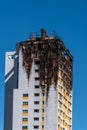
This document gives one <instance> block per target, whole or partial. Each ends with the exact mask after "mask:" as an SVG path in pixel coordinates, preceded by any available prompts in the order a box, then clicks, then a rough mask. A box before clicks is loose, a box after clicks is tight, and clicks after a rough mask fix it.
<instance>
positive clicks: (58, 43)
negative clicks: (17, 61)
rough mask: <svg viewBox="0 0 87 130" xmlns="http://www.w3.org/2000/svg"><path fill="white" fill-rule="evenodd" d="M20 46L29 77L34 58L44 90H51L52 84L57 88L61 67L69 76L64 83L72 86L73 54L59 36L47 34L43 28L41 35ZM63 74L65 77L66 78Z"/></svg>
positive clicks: (34, 36) (21, 43) (19, 44)
mask: <svg viewBox="0 0 87 130" xmlns="http://www.w3.org/2000/svg"><path fill="white" fill-rule="evenodd" d="M17 46H18V48H20V49H22V54H23V66H24V67H25V69H26V73H27V77H28V79H29V77H30V70H31V66H32V62H33V60H34V63H35V65H37V67H38V69H37V70H35V71H36V72H38V73H39V77H38V78H37V80H38V79H39V81H40V86H41V88H42V92H45V91H46V93H47V95H48V92H49V87H50V85H52V84H53V85H54V87H55V88H56V86H57V81H58V70H59V68H60V69H62V70H63V71H64V74H65V75H66V76H65V77H67V78H66V79H65V80H64V84H67V85H68V86H72V85H71V84H72V81H71V79H72V77H71V76H72V56H71V54H70V52H69V51H68V50H66V48H65V46H64V44H63V41H62V40H61V39H59V38H58V37H57V36H47V35H46V31H45V30H44V29H42V30H41V37H38V36H36V35H33V37H31V38H30V39H28V40H27V41H25V42H20V43H18V45H17ZM64 74H63V78H64Z"/></svg>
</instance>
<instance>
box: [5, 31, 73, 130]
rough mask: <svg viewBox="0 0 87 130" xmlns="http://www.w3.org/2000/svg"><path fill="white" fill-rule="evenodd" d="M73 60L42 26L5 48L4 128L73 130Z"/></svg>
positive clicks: (10, 129)
mask: <svg viewBox="0 0 87 130" xmlns="http://www.w3.org/2000/svg"><path fill="white" fill-rule="evenodd" d="M72 64H73V57H72V55H71V54H70V52H69V50H68V49H67V48H66V47H65V45H64V43H63V41H62V40H61V39H60V38H59V37H58V36H57V35H56V34H55V33H54V35H52V36H48V35H47V34H46V31H45V30H44V29H41V34H40V35H38V34H37V33H32V34H31V35H30V38H29V39H28V40H27V41H22V42H19V43H17V46H16V51H14V52H6V63H5V106H4V108H5V110H4V130H72Z"/></svg>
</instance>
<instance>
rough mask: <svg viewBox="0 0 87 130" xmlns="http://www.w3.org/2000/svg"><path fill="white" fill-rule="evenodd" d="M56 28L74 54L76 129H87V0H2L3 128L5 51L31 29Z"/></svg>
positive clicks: (0, 83) (0, 97)
mask: <svg viewBox="0 0 87 130" xmlns="http://www.w3.org/2000/svg"><path fill="white" fill-rule="evenodd" d="M41 28H45V29H46V30H47V31H52V30H55V31H56V32H57V34H58V35H59V36H60V37H61V38H62V40H63V41H64V43H65V45H66V47H67V48H68V49H69V50H70V52H71V53H72V55H73V57H74V63H73V130H87V57H86V56H87V1H86V0H43V1H41V0H0V130H3V120H4V71H5V69H4V68H5V52H6V51H13V50H15V45H16V43H18V42H20V41H23V40H26V39H28V37H29V34H30V32H38V31H40V29H41Z"/></svg>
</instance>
